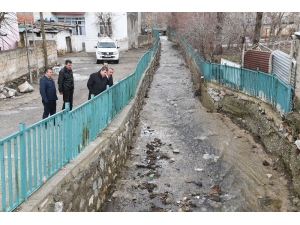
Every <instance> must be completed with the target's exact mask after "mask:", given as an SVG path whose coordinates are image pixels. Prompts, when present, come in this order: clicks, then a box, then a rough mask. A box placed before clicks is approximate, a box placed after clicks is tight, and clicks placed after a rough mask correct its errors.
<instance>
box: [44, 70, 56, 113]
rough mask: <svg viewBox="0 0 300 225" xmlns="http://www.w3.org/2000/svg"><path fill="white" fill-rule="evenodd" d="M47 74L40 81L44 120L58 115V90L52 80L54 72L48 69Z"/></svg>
mask: <svg viewBox="0 0 300 225" xmlns="http://www.w3.org/2000/svg"><path fill="white" fill-rule="evenodd" d="M45 72H46V74H45V75H44V76H42V77H41V79H40V94H41V96H42V103H43V105H44V113H43V119H45V118H47V117H48V116H49V114H50V116H51V115H53V114H55V113H56V100H57V99H58V98H57V95H56V88H55V82H54V80H53V79H52V74H53V71H52V69H51V68H47V69H46V71H45Z"/></svg>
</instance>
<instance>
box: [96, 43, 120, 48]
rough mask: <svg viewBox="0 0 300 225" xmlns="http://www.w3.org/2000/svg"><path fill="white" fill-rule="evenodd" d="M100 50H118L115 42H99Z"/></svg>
mask: <svg viewBox="0 0 300 225" xmlns="http://www.w3.org/2000/svg"><path fill="white" fill-rule="evenodd" d="M98 48H116V45H115V43H113V42H99V44H98Z"/></svg>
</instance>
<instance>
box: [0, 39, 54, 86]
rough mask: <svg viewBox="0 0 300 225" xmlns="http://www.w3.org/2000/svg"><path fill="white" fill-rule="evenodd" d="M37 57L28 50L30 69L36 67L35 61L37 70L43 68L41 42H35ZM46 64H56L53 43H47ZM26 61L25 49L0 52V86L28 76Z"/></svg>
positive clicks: (31, 50)
mask: <svg viewBox="0 0 300 225" xmlns="http://www.w3.org/2000/svg"><path fill="white" fill-rule="evenodd" d="M36 51H37V57H35V54H34V51H33V49H30V50H28V52H29V60H30V65H31V67H34V69H35V67H36V63H37V59H36V58H38V64H39V68H43V67H44V53H43V48H42V41H36ZM47 54H48V64H49V65H52V64H56V63H57V50H56V42H55V41H47ZM28 73H29V71H28V61H27V51H26V48H25V47H24V48H17V49H14V50H9V51H2V52H0V84H3V83H6V82H9V81H11V80H14V79H17V78H20V77H22V76H24V75H26V74H28Z"/></svg>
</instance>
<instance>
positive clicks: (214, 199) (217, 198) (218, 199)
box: [209, 194, 221, 202]
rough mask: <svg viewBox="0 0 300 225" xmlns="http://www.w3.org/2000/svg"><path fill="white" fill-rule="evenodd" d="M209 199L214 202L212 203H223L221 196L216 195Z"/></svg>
mask: <svg viewBox="0 0 300 225" xmlns="http://www.w3.org/2000/svg"><path fill="white" fill-rule="evenodd" d="M209 199H210V200H212V201H215V202H220V201H221V198H220V196H219V195H215V194H213V195H211V196H210V197H209Z"/></svg>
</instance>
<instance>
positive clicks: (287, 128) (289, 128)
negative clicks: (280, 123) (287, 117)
mask: <svg viewBox="0 0 300 225" xmlns="http://www.w3.org/2000/svg"><path fill="white" fill-rule="evenodd" d="M285 129H286V131H287V132H289V133H292V129H291V127H290V126H288V125H286V126H285Z"/></svg>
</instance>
